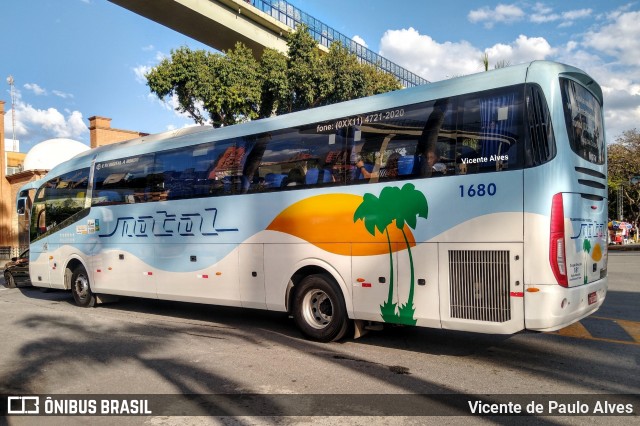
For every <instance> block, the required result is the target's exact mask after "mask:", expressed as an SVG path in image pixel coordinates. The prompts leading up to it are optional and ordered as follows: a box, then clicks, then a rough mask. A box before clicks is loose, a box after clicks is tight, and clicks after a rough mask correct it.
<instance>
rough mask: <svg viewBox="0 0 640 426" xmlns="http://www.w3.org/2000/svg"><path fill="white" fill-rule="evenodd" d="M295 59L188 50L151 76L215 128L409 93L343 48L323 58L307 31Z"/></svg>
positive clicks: (152, 84)
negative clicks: (395, 92) (386, 94)
mask: <svg viewBox="0 0 640 426" xmlns="http://www.w3.org/2000/svg"><path fill="white" fill-rule="evenodd" d="M287 46H288V48H289V53H288V56H285V55H282V54H281V53H279V52H277V51H275V50H271V49H266V50H265V51H264V53H263V55H262V57H261V59H260V62H259V63H258V62H257V61H256V60H255V59H254V58H253V55H252V52H251V51H250V50H249V49H248V48H247V47H245V46H244V45H242V44H241V43H238V44H236V46H235V48H234V49H232V50H229V51H227V52H226V54H224V55H223V54H219V53H208V52H205V51H203V50H195V51H194V50H191V49H189V48H188V47H182V48H180V49H177V50H175V51H172V52H171V57H170V58H166V59H164V60H162V61H161V62H160V64H158V65H157V66H156V67H154V68H153V69H151V71H149V73H147V74H146V77H147V85H148V86H149V89H150V90H151V92H152V93H154V94H156V96H158V98H160V99H163V100H166V99H167V98H168V97H173V96H175V97H176V98H177V101H178V106H177V107H176V110H177V111H180V112H183V113H187V114H189V115H190V116H191V118H193V120H194V121H195V122H196V123H198V124H204V123H205V122H206V121H208V120H211V122H212V124H213V125H214V126H215V127H219V126H224V125H230V124H235V123H238V122H241V121H244V120H250V119H254V118H264V117H269V116H271V115H274V114H283V113H287V112H293V111H299V110H303V109H307V108H311V107H315V106H319V105H327V104H331V103H335V102H341V101H345V100H348V99H355V98H359V97H363V96H369V95H374V94H378V93H384V92H388V91H391V90H397V89H399V88H401V86H400V83H399V82H398V81H397V79H396V78H395V77H393V76H392V75H390V74H387V73H384V72H382V71H380V70H378V69H376V68H375V67H373V66H370V65H366V64H361V63H359V62H358V60H357V59H356V57H355V55H353V54H351V53H349V52H348V51H347V49H346V48H345V47H343V46H342V45H340V44H339V43H334V44H333V45H332V46H331V48H330V49H329V52H328V53H327V54H321V53H320V51H319V50H318V48H317V43H316V41H315V40H314V39H313V37H311V35H310V34H309V32H308V31H307V29H306V27H305V26H303V25H301V26H299V27H298V28H297V29H296V31H294V32H292V33H290V34H289V35H288V36H287Z"/></svg>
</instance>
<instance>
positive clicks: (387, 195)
mask: <svg viewBox="0 0 640 426" xmlns="http://www.w3.org/2000/svg"><path fill="white" fill-rule="evenodd" d="M428 213H429V207H428V204H427V199H426V197H425V196H424V194H423V193H422V192H420V191H418V190H416V188H415V186H414V185H413V184H411V183H407V184H405V185H404V186H403V187H402V188H398V187H395V186H394V187H385V188H383V189H382V191H381V192H380V197H379V198H378V197H376V196H375V195H373V194H369V193H367V194H365V195H364V196H363V197H362V203H361V204H360V205H359V206H358V208H357V209H356V211H355V213H354V215H353V221H354V222H357V221H358V220H362V222H363V223H364V226H365V228H366V229H367V231H368V232H369V233H370V234H371V235H375V232H376V229H377V230H378V232H380V233H384V234H385V235H386V237H387V245H388V247H389V276H390V279H389V292H388V294H387V300H386V301H385V302H384V303H383V304H382V305H380V314H381V316H382V320H383V321H385V322H393V323H399V324H407V325H415V324H416V319H415V318H414V317H413V314H414V312H415V307H414V305H413V297H414V287H415V272H414V267H413V255H412V253H411V246H410V244H409V239H408V238H407V235H406V233H405V231H404V227H405V224H406V225H407V226H409V227H410V228H411V229H415V228H416V225H417V223H418V218H419V217H422V218H424V219H426V218H427V215H428ZM393 222H395V226H396V227H397V228H398V229H399V230H400V232H402V236H403V238H404V242H405V244H406V246H407V254H408V256H409V266H410V269H411V271H410V272H411V275H410V280H411V282H410V286H409V297H408V299H407V303H405V304H404V305H400V307H399V308H398V310H397V311H396V303H393V286H394V271H393V250H392V247H391V239H390V238H389V230H388V228H389V226H390V225H391V224H392V223H393Z"/></svg>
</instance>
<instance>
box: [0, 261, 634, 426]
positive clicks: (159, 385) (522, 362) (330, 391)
mask: <svg viewBox="0 0 640 426" xmlns="http://www.w3.org/2000/svg"><path fill="white" fill-rule="evenodd" d="M638 277H640V253H639V252H624V253H618V252H616V253H613V252H611V253H610V255H609V278H610V281H609V284H610V285H609V292H608V295H607V300H606V301H605V304H604V305H603V307H602V308H601V309H600V310H599V311H598V312H596V313H595V314H594V315H592V316H591V317H589V318H586V319H584V320H583V321H581V322H580V323H578V324H575V325H572V326H570V327H567V328H566V329H563V330H560V331H558V332H555V333H528V332H525V333H519V334H516V335H513V336H503V335H482V334H472V333H462V332H451V331H442V330H431V329H423V328H411V327H394V328H387V329H385V330H384V331H380V332H372V333H370V334H368V335H366V336H364V337H363V338H360V339H358V340H352V339H347V340H345V341H343V342H340V343H331V344H320V343H314V342H309V341H307V340H304V339H303V338H302V336H301V335H300V334H299V332H298V331H297V329H296V328H295V325H294V324H293V321H292V320H291V319H289V318H288V317H287V316H286V315H283V314H280V313H270V312H262V311H252V310H239V309H235V308H225V307H212V306H205V305H197V304H186V303H174V302H163V301H154V300H145V299H135V298H123V299H121V300H120V301H119V302H117V303H113V304H107V305H101V306H99V307H98V308H92V309H82V308H78V307H76V306H75V305H74V304H73V299H72V297H71V295H70V294H69V293H66V292H60V291H52V292H46V293H45V292H42V291H41V290H39V289H35V288H20V289H7V288H5V287H3V286H0V320H1V321H2V324H3V326H2V328H1V331H0V341H1V342H2V343H1V345H2V350H1V351H0V361H1V362H0V393H2V394H10V395H32V394H39V395H74V396H75V397H76V399H81V398H84V399H88V400H90V399H98V398H101V397H102V396H104V395H113V394H136V395H142V396H144V397H148V396H149V395H185V394H198V395H205V396H206V395H212V394H231V395H238V394H242V395H249V396H251V395H254V396H255V395H258V396H264V395H266V396H267V399H258V400H254V401H252V402H251V403H252V404H254V403H255V404H262V405H269V404H275V403H277V404H279V405H281V406H283V407H286V406H287V404H289V405H293V406H294V408H292V409H286V408H283V409H282V410H281V411H280V412H277V411H276V412H275V413H273V414H274V415H273V416H268V417H256V416H255V415H253V414H254V413H253V412H252V411H251V410H248V411H243V410H237V409H234V408H233V407H234V406H237V405H238V402H239V401H238V400H233V401H230V402H229V401H224V402H223V401H220V400H214V401H208V403H209V407H210V406H211V405H213V406H214V408H215V409H216V410H214V411H208V412H213V413H215V414H218V415H219V416H216V417H190V416H186V417H173V416H168V415H164V413H165V411H163V410H160V414H158V412H157V410H156V413H154V414H150V415H145V416H141V417H118V418H117V421H118V423H119V424H152V425H165V424H273V423H277V424H293V423H295V424H307V423H308V424H311V423H313V424H335V423H336V422H337V420H339V422H340V423H343V424H345V423H346V424H371V423H374V424H407V423H409V424H411V423H415V424H423V423H424V422H425V421H427V422H428V421H431V422H433V421H434V418H433V417H417V416H414V415H424V414H425V412H424V411H425V410H426V409H431V408H432V409H433V410H434V413H435V414H439V415H443V417H439V418H438V423H443V424H459V423H460V422H469V421H472V422H473V423H491V424H493V423H496V422H497V423H506V422H507V419H508V418H505V417H478V416H476V417H471V418H469V417H466V418H460V417H449V416H445V415H448V414H451V413H453V414H456V413H457V414H461V412H460V411H456V410H453V411H451V410H452V409H453V408H455V407H456V405H455V404H456V402H458V400H459V399H460V398H463V399H464V398H467V397H468V396H469V395H478V396H483V395H484V396H486V398H485V399H487V400H488V401H489V402H491V401H494V402H505V401H506V402H509V399H510V398H511V400H512V402H518V401H521V400H522V399H523V398H524V399H526V400H532V399H536V400H539V401H543V402H544V403H545V404H548V403H549V402H548V399H549V398H556V397H557V398H562V395H570V396H569V400H568V401H567V404H569V403H571V402H572V401H573V400H574V399H576V398H580V397H582V395H584V394H593V393H597V394H604V395H605V396H604V397H606V398H609V399H610V400H616V398H615V396H613V395H617V394H633V395H635V400H633V401H635V402H633V403H634V404H635V405H634V410H635V412H636V413H638V412H639V410H640V402H638V395H639V394H640V374H638V373H639V371H640V369H639V365H638V364H639V362H640V310H639V309H638V307H639V306H640V279H638ZM407 394H420V395H423V394H429V395H434V397H433V398H430V399H429V400H427V401H423V402H424V405H421V404H422V402H421V401H414V400H411V399H410V397H407V396H406V395H407ZM301 395H302V396H305V395H311V396H312V397H311V399H306V400H305V399H303V400H299V399H296V398H299V397H300V396H301ZM333 395H339V396H338V397H335V396H333ZM345 395H346V396H345ZM358 395H363V396H364V397H365V398H367V397H368V398H369V400H367V401H362V400H360V399H358V397H357V396H358ZM397 395H401V397H400V398H399V399H397V398H396V399H394V397H395V396H397ZM403 395H404V396H403ZM571 395H574V396H575V395H578V397H572V396H571ZM604 397H603V398H604ZM159 398H161V397H159ZM331 398H334V399H331ZM447 398H452V399H453V400H455V401H450V400H449V399H447ZM545 398H546V399H545ZM565 398H566V397H565ZM572 398H573V399H572ZM583 400H584V398H583ZM621 401H622V400H621ZM155 402H156V403H157V402H158V401H157V400H156V401H155ZM340 402H342V403H343V404H346V405H347V406H348V407H354V406H358V407H361V410H360V411H357V414H354V413H353V412H352V411H350V410H349V409H347V410H345V411H340V410H337V411H335V412H332V411H331V409H332V407H334V406H339V405H340ZM575 402H577V400H576V401H575ZM622 402H625V403H626V402H627V400H624V401H622ZM593 403H594V401H591V400H588V401H587V404H589V405H592V404H593ZM164 404H167V405H171V404H178V402H177V401H175V400H172V399H169V400H167V401H166V402H165V403H164ZM225 404H231V405H230V406H227V405H225ZM234 404H235V405H234ZM156 406H157V405H156ZM313 406H316V408H317V409H316V410H314V409H313ZM416 406H418V407H419V409H418V410H417V411H416V412H414V411H412V408H411V407H413V408H415V407H416ZM185 407H187V408H185V414H193V412H198V413H201V412H205V411H197V409H198V408H201V406H198V405H197V404H196V405H193V404H189V403H188V404H186V406H185ZM194 407H195V408H194ZM253 407H255V405H254V406H253ZM424 407H427V408H424ZM443 407H444V408H443ZM577 407H578V409H579V408H580V407H579V406H577ZM625 407H626V405H623V407H622V408H625ZM163 408H166V406H165V407H163ZM547 408H548V407H547ZM190 409H193V410H196V411H192V412H190V411H189V410H190ZM177 410H178V409H175V410H174V411H171V410H168V412H169V413H177ZM447 410H449V411H447ZM267 412H268V411H267ZM389 412H392V413H393V414H394V416H389V417H378V415H379V414H389ZM236 414H237V416H234V415H236ZM279 414H280V415H279ZM311 414H314V415H315V416H314V417H312V416H311ZM323 414H324V415H325V416H323ZM337 414H343V415H344V414H349V415H351V416H350V417H326V415H331V416H334V415H337ZM283 415H284V416H288V415H296V416H295V417H283ZM510 419H511V420H510V421H509V423H510V424H511V423H513V418H510ZM516 420H517V422H516V423H518V422H521V423H527V422H534V423H536V424H540V423H543V424H544V423H550V424H584V422H585V420H589V423H594V424H595V423H596V422H602V421H603V420H604V419H602V418H599V417H587V418H585V417H575V416H566V417H544V418H541V417H534V418H532V417H518V418H516ZM630 420H631V421H637V420H638V417H637V415H636V416H635V417H633V418H629V417H607V418H606V421H605V422H606V424H629V421H630ZM3 421H6V422H7V423H8V424H12V425H14V424H15V425H31V424H65V425H67V424H89V423H91V424H113V423H114V422H115V421H116V418H114V417H92V418H87V417H73V418H70V417H61V416H50V417H31V416H27V417H21V416H12V417H9V418H6V419H0V424H2V422H3Z"/></svg>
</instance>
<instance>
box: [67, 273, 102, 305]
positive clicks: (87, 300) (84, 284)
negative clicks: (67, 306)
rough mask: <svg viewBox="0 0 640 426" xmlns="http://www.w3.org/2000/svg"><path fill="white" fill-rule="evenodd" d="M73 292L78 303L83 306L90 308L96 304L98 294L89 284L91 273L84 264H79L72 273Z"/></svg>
mask: <svg viewBox="0 0 640 426" xmlns="http://www.w3.org/2000/svg"><path fill="white" fill-rule="evenodd" d="M71 293H72V294H73V299H74V300H75V301H76V305H78V306H80V307H82V308H90V307H93V306H95V304H96V296H95V295H94V294H93V292H92V291H91V286H90V285H89V274H87V271H86V270H85V269H84V267H83V266H82V265H80V266H77V267H76V269H74V270H73V274H71Z"/></svg>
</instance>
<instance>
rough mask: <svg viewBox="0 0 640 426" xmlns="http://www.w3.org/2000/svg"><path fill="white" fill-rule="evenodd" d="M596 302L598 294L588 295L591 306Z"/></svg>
mask: <svg viewBox="0 0 640 426" xmlns="http://www.w3.org/2000/svg"><path fill="white" fill-rule="evenodd" d="M597 301H598V294H597V293H596V292H595V291H594V292H593V293H589V304H590V305H593V304H594V303H596V302H597Z"/></svg>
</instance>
